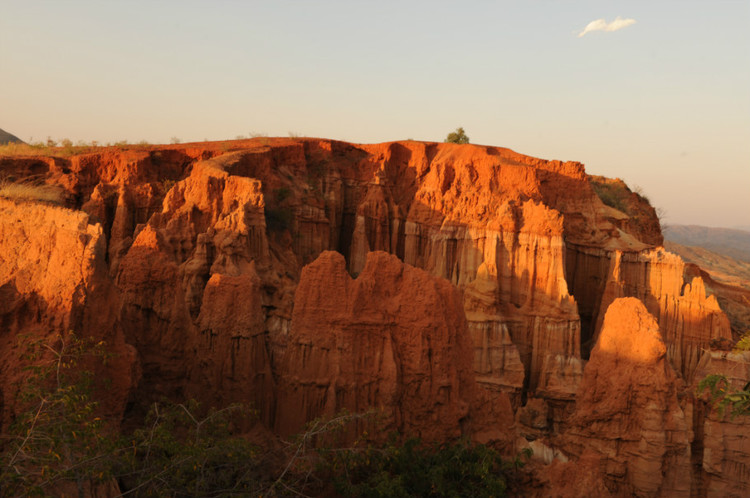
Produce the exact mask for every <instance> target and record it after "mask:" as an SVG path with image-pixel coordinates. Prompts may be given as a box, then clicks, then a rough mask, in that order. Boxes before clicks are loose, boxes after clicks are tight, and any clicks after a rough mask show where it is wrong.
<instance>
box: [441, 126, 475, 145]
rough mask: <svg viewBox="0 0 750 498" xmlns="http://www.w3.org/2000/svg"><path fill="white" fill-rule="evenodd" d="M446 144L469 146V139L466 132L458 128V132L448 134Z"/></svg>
mask: <svg viewBox="0 0 750 498" xmlns="http://www.w3.org/2000/svg"><path fill="white" fill-rule="evenodd" d="M444 142H446V143H453V144H468V143H469V137H468V136H467V135H466V132H465V131H464V129H463V128H461V127H458V128H456V131H452V132H450V133H448V136H447V137H445V140H444Z"/></svg>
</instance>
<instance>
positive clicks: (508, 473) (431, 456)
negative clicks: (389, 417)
mask: <svg viewBox="0 0 750 498" xmlns="http://www.w3.org/2000/svg"><path fill="white" fill-rule="evenodd" d="M526 456H527V457H528V455H526ZM326 463H327V466H328V469H329V471H331V474H332V476H333V482H334V486H335V489H336V491H337V492H338V493H340V494H341V495H343V496H361V497H461V496H472V497H487V498H489V497H501V496H506V493H507V489H508V480H509V479H512V478H513V475H514V473H515V471H516V470H517V469H518V468H519V467H521V466H523V464H524V462H523V460H522V459H521V458H516V459H515V460H511V461H507V460H504V459H503V458H502V457H501V456H500V454H499V453H498V452H497V451H495V450H493V449H491V448H489V447H487V446H484V445H474V444H471V443H470V442H469V441H467V440H465V439H460V440H458V441H455V442H452V443H445V444H441V445H425V444H422V443H421V442H420V440H419V439H408V440H406V441H405V442H404V443H403V444H399V443H396V441H395V440H393V441H391V442H390V443H388V444H386V445H384V446H369V447H368V448H366V449H364V450H356V449H350V450H345V451H340V450H334V451H330V452H329V453H328V454H327V457H326Z"/></svg>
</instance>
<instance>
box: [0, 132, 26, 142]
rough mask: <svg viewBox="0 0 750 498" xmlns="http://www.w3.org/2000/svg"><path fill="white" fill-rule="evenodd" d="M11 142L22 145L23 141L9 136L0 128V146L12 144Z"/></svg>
mask: <svg viewBox="0 0 750 498" xmlns="http://www.w3.org/2000/svg"><path fill="white" fill-rule="evenodd" d="M13 142H16V143H23V140H21V139H20V138H18V137H17V136H15V135H11V134H10V133H8V132H7V131H5V130H3V129H1V128H0V145H2V144H7V143H13Z"/></svg>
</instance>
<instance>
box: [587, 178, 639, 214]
mask: <svg viewBox="0 0 750 498" xmlns="http://www.w3.org/2000/svg"><path fill="white" fill-rule="evenodd" d="M591 186H592V187H593V189H594V192H596V195H598V196H599V199H601V200H602V202H603V203H604V204H606V205H607V206H609V207H613V208H615V209H617V210H618V211H622V212H623V213H625V214H628V215H629V214H630V212H629V210H628V202H627V199H628V197H629V196H630V194H631V192H630V189H628V188H627V186H625V184H624V183H622V182H599V181H596V180H593V179H592V180H591Z"/></svg>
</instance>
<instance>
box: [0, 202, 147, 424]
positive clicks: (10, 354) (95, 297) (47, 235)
mask: <svg viewBox="0 0 750 498" xmlns="http://www.w3.org/2000/svg"><path fill="white" fill-rule="evenodd" d="M104 247H105V242H104V237H103V234H102V230H101V227H100V226H99V225H93V224H90V223H89V217H88V216H87V215H86V214H84V213H81V212H76V211H71V210H68V209H64V208H59V207H53V206H48V205H43V204H38V203H31V202H16V201H12V200H6V199H1V198H0V408H2V419H0V429H3V430H4V429H6V428H7V425H8V423H9V422H10V421H11V420H12V419H13V417H14V415H15V412H16V401H17V400H16V395H17V393H18V390H19V388H20V386H19V382H21V381H22V379H23V378H24V375H27V373H28V372H25V371H24V370H23V368H22V367H23V365H24V361H23V360H22V359H21V357H22V355H23V354H24V353H28V351H25V350H24V348H25V347H26V345H27V343H28V342H33V341H35V340H40V339H41V340H50V341H53V342H54V338H55V337H56V336H57V335H62V336H67V334H68V333H69V332H71V331H72V332H74V333H76V334H77V335H78V336H79V337H83V338H86V339H88V338H93V339H94V340H95V341H97V342H98V341H105V342H106V344H107V348H108V350H109V351H110V352H111V353H112V361H111V362H109V363H108V364H107V365H102V364H101V363H96V362H94V363H92V365H91V368H94V369H96V371H97V373H98V374H99V375H98V377H100V378H102V379H103V378H108V379H110V380H111V381H112V382H111V384H110V385H109V386H108V387H107V389H103V390H101V392H99V393H98V394H99V395H100V397H101V399H102V405H103V409H104V410H105V411H106V413H107V414H109V415H110V416H111V417H112V422H113V423H114V424H115V425H116V424H117V423H119V419H120V417H121V416H122V413H123V411H124V409H125V403H126V401H127V400H128V397H129V394H130V390H131V388H132V387H133V386H134V385H135V384H136V383H137V382H138V375H139V373H138V365H137V362H136V354H135V350H134V349H133V348H132V347H131V346H129V345H127V344H126V343H125V341H124V337H123V334H122V330H121V328H120V323H119V317H118V310H119V294H118V291H117V289H116V288H115V287H114V285H112V282H111V280H110V279H109V278H108V276H107V266H106V263H105V258H104ZM25 344H26V345H25ZM55 344H56V343H55ZM99 387H102V386H99Z"/></svg>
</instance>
